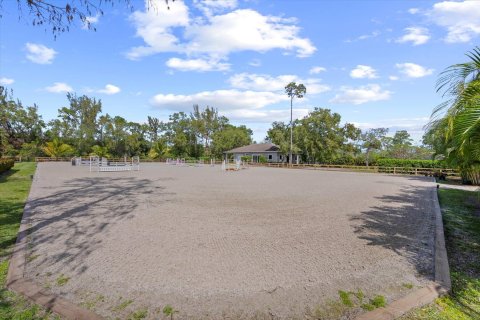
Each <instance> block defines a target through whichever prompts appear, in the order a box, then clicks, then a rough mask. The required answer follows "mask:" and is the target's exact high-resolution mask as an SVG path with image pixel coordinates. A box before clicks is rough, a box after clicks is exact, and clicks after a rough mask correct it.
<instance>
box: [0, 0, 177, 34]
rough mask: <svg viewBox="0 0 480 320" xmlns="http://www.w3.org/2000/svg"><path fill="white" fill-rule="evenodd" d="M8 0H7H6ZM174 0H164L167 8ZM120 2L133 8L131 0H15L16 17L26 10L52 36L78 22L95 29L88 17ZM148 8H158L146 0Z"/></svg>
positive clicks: (33, 20)
mask: <svg viewBox="0 0 480 320" xmlns="http://www.w3.org/2000/svg"><path fill="white" fill-rule="evenodd" d="M7 1H9V0H7ZM174 1H175V0H165V3H166V7H167V9H170V6H169V3H170V2H174ZM2 2H3V0H0V18H1V17H2V16H3V14H4V13H3V7H2V5H1V4H2ZM117 2H118V3H122V4H124V5H125V6H126V8H127V9H128V10H129V11H133V10H134V6H133V3H136V2H135V1H131V0H99V1H93V0H82V1H75V0H64V1H58V0H17V4H18V17H19V19H20V18H24V19H26V17H25V16H24V15H25V12H28V14H29V15H30V16H29V20H30V21H29V24H30V23H31V24H32V25H33V26H43V27H45V31H47V29H49V30H50V31H51V32H52V34H53V36H54V37H55V38H56V37H57V35H59V34H61V33H63V32H66V31H69V29H70V26H71V25H72V24H75V23H77V22H79V23H80V24H81V25H83V26H85V27H86V28H87V29H89V30H93V31H96V28H95V27H94V26H93V25H92V24H91V22H90V20H89V19H88V17H92V16H97V15H103V10H102V9H101V6H102V4H104V3H109V4H111V5H113V4H114V3H117ZM146 3H147V6H148V9H149V10H158V9H159V8H158V7H157V6H156V5H155V2H154V1H151V0H148V1H146Z"/></svg>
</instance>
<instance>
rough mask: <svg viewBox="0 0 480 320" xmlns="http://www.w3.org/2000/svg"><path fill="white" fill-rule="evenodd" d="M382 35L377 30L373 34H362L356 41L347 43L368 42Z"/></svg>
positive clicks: (348, 40) (350, 40)
mask: <svg viewBox="0 0 480 320" xmlns="http://www.w3.org/2000/svg"><path fill="white" fill-rule="evenodd" d="M380 34H381V32H380V31H378V30H375V31H373V32H372V33H369V34H362V35H361V36H358V37H356V38H355V39H347V40H345V42H347V43H351V42H357V41H362V40H367V39H371V38H376V37H378V36H379V35H380Z"/></svg>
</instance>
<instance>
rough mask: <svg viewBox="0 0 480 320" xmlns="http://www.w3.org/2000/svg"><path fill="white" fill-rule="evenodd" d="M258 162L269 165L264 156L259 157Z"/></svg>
mask: <svg viewBox="0 0 480 320" xmlns="http://www.w3.org/2000/svg"><path fill="white" fill-rule="evenodd" d="M258 162H260V163H267V158H266V157H265V156H264V155H260V156H259V157H258Z"/></svg>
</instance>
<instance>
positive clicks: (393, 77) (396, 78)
mask: <svg viewBox="0 0 480 320" xmlns="http://www.w3.org/2000/svg"><path fill="white" fill-rule="evenodd" d="M388 79H390V80H391V81H397V80H398V77H397V76H389V77H388Z"/></svg>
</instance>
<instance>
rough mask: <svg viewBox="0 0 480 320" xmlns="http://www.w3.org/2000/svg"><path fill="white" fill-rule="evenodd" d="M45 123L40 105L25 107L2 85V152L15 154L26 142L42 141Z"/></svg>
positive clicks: (0, 126) (0, 149)
mask: <svg viewBox="0 0 480 320" xmlns="http://www.w3.org/2000/svg"><path fill="white" fill-rule="evenodd" d="M44 128H45V123H44V121H43V120H42V117H41V116H40V115H39V114H38V107H37V106H36V105H33V106H32V107H24V106H23V105H22V103H21V102H20V101H19V100H17V101H15V100H14V99H13V94H12V93H11V92H10V94H9V93H8V92H7V90H6V89H5V88H4V87H2V86H0V153H1V155H7V154H9V155H15V154H17V153H18V152H19V150H20V149H21V148H22V145H23V144H25V143H32V142H36V143H37V144H38V143H41V142H42V140H43V129H44Z"/></svg>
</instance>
